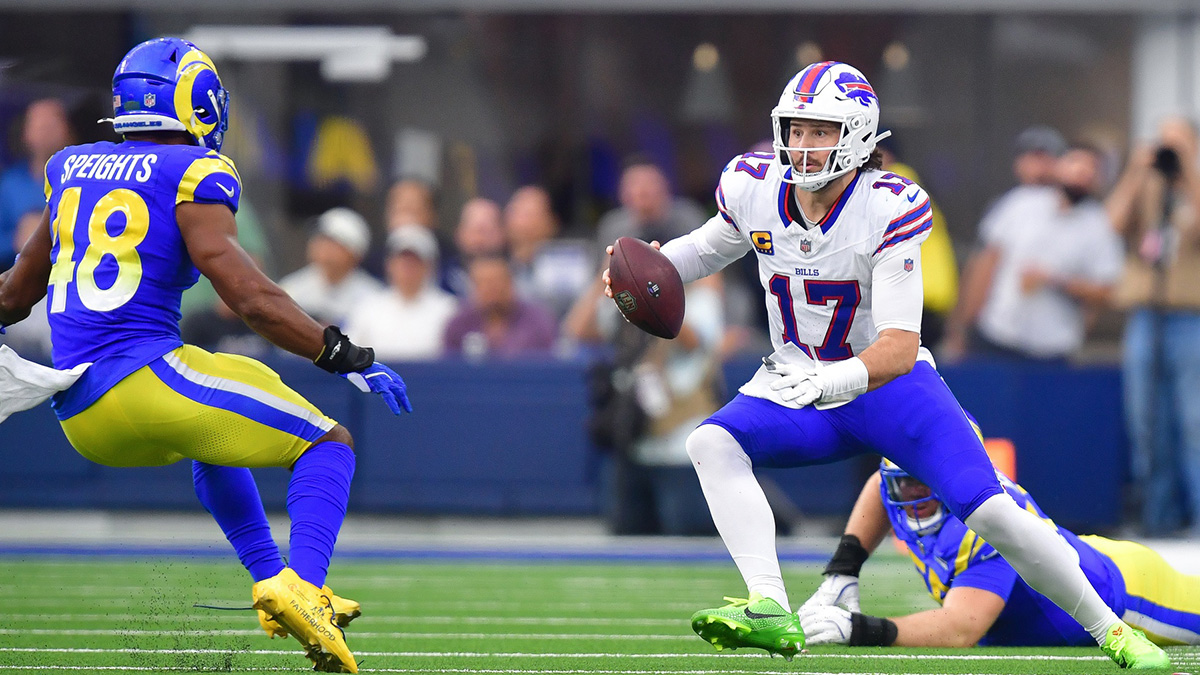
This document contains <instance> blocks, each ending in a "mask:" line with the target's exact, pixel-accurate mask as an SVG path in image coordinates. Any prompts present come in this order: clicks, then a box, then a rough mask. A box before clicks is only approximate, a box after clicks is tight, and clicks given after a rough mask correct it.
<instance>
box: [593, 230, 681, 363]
mask: <svg viewBox="0 0 1200 675" xmlns="http://www.w3.org/2000/svg"><path fill="white" fill-rule="evenodd" d="M608 276H609V279H610V281H611V284H612V291H613V300H614V301H615V302H616V303H617V308H618V309H620V310H621V314H623V315H625V318H626V319H627V320H628V321H629V323H632V324H633V325H635V326H637V327H638V328H641V329H642V330H644V331H646V332H647V333H649V334H651V335H656V336H658V337H660V338H667V339H668V340H669V339H671V338H674V337H675V336H676V335H679V329H680V328H682V327H683V280H682V279H680V278H679V271H678V270H676V269H675V265H673V264H672V263H671V261H670V260H668V259H667V256H665V255H663V254H662V253H659V252H658V251H656V250H654V247H653V246H651V245H650V244H647V243H646V242H644V241H641V240H640V239H634V238H633V237H621V238H620V239H618V240H617V243H615V244H613V253H612V260H611V262H610V263H609V266H608Z"/></svg>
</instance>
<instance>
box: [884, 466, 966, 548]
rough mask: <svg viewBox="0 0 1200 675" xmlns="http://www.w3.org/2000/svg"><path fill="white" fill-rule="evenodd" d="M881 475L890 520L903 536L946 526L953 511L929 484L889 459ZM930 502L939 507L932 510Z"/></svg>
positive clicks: (911, 535) (920, 533)
mask: <svg viewBox="0 0 1200 675" xmlns="http://www.w3.org/2000/svg"><path fill="white" fill-rule="evenodd" d="M879 476H880V478H882V479H883V480H882V481H881V482H880V485H879V491H880V493H881V495H882V496H883V504H884V506H885V507H886V508H887V511H888V519H890V520H891V521H892V525H893V526H894V527H895V529H896V534H897V535H898V536H899V537H900V538H901V539H905V540H909V539H912V537H913V535H916V536H917V537H923V536H925V535H927V534H933V533H935V532H937V531H938V530H940V529H941V528H942V525H943V524H944V523H945V521H946V518H947V517H948V516H949V515H950V512H949V510H948V509H947V508H946V505H945V504H943V503H942V501H941V500H940V499H938V498H937V495H935V494H933V490H931V489H930V488H929V486H928V485H925V484H924V483H922V482H921V481H920V480H919V479H917V478H916V477H914V476H912V475H910V474H909V473H908V472H907V471H905V470H904V469H901V468H900V467H899V466H897V465H896V464H894V463H892V462H891V461H890V460H888V459H887V458H884V459H882V460H880V462H879ZM928 504H932V505H933V506H934V507H935V508H934V509H933V510H932V511H930V510H929V506H927V505H928ZM922 514H924V515H922Z"/></svg>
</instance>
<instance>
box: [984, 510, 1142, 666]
mask: <svg viewBox="0 0 1200 675" xmlns="http://www.w3.org/2000/svg"><path fill="white" fill-rule="evenodd" d="M966 523H967V527H969V528H971V529H972V530H974V531H975V532H976V533H977V534H978V535H979V536H980V537H983V539H984V541H986V542H987V543H989V544H991V545H992V546H993V547H994V548H995V549H996V550H997V551H999V552H1000V555H1002V556H1004V559H1005V560H1007V561H1008V564H1010V565H1012V566H1013V568H1014V569H1016V570H1017V574H1020V575H1021V578H1022V579H1024V580H1025V583H1027V584H1029V585H1030V587H1032V588H1033V590H1035V591H1037V592H1038V593H1041V594H1042V595H1044V596H1046V597H1047V598H1049V599H1050V601H1051V602H1053V603H1054V604H1056V605H1058V606H1059V607H1061V608H1062V609H1063V611H1065V612H1066V613H1068V614H1070V615H1071V616H1072V617H1073V618H1074V619H1075V620H1076V621H1078V622H1079V623H1080V625H1082V626H1083V627H1084V628H1086V629H1087V632H1089V633H1091V634H1092V637H1093V638H1095V640H1096V643H1097V644H1104V636H1105V633H1106V632H1107V631H1108V628H1109V627H1110V626H1112V625H1113V624H1114V623H1116V622H1118V621H1120V619H1118V618H1117V615H1116V614H1114V613H1113V611H1112V609H1110V608H1109V607H1108V605H1106V604H1104V601H1103V600H1101V599H1100V595H1099V594H1098V593H1096V589H1095V588H1093V587H1092V584H1091V582H1089V581H1088V579H1087V577H1086V576H1085V575H1084V574H1083V570H1081V569H1080V568H1079V554H1078V552H1076V551H1075V549H1073V548H1071V545H1070V544H1068V543H1067V542H1066V541H1064V540H1063V539H1062V538H1061V537H1059V536H1058V532H1056V531H1055V530H1054V528H1053V527H1051V526H1050V524H1049V523H1047V522H1046V521H1044V520H1042V519H1041V518H1038V517H1037V516H1036V515H1034V514H1033V513H1030V512H1029V511H1026V510H1025V509H1023V508H1021V507H1020V506H1018V505H1017V503H1016V502H1015V501H1013V499H1012V497H1010V496H1008V494H999V495H996V496H994V497H990V498H988V500H987V501H985V502H984V503H982V504H980V505H979V508H977V509H975V512H974V513H972V514H971V515H970V516H969V517H967V520H966Z"/></svg>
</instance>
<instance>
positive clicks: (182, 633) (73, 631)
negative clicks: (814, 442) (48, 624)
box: [0, 628, 696, 641]
mask: <svg viewBox="0 0 1200 675" xmlns="http://www.w3.org/2000/svg"><path fill="white" fill-rule="evenodd" d="M0 635H143V636H148V637H168V636H170V637H204V636H226V637H243V636H256V635H257V636H261V635H263V632H262V630H261V629H260V630H119V629H109V628H64V629H62V630H57V629H49V628H0ZM353 636H354V638H355V639H361V638H386V639H388V640H396V639H403V638H421V639H439V638H448V639H453V640H462V639H481V640H680V641H682V640H689V641H690V640H695V639H696V636H694V635H655V634H646V635H612V634H609V633H409V632H404V633H398V632H397V633H380V632H359V631H354V632H353Z"/></svg>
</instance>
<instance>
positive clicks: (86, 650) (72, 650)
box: [0, 647, 1108, 661]
mask: <svg viewBox="0 0 1200 675" xmlns="http://www.w3.org/2000/svg"><path fill="white" fill-rule="evenodd" d="M0 652H26V653H53V654H254V655H265V654H284V655H288V656H293V655H295V654H296V652H294V651H284V650H280V649H245V650H242V649H137V648H132V649H102V648H98V647H0ZM354 653H355V655H356V656H396V657H407V658H418V657H419V658H436V657H439V656H445V657H455V658H491V657H495V658H555V659H561V658H586V659H594V658H614V659H647V658H664V659H665V658H671V659H675V658H695V657H704V656H718V655H717V654H715V653H713V654H709V653H656V654H611V653H605V652H600V653H590V654H589V653H579V652H574V653H539V652H371V651H359V650H355V652H354ZM765 656H766V655H765V654H757V653H744V654H722V655H720V656H719V658H763V657H765ZM797 658H800V659H805V658H808V659H884V660H898V661H911V660H917V659H945V660H948V661H1108V657H1106V656H1055V655H1040V654H1014V655H1012V656H1004V655H1002V654H946V655H941V654H804V655H798V656H797Z"/></svg>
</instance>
